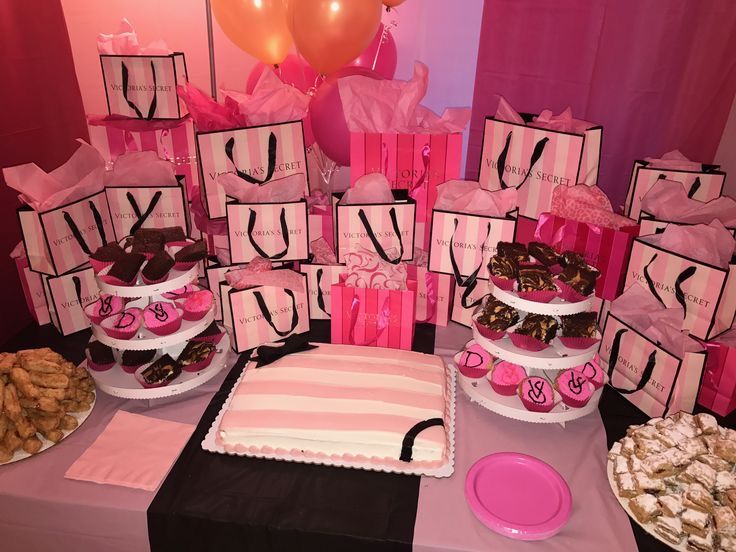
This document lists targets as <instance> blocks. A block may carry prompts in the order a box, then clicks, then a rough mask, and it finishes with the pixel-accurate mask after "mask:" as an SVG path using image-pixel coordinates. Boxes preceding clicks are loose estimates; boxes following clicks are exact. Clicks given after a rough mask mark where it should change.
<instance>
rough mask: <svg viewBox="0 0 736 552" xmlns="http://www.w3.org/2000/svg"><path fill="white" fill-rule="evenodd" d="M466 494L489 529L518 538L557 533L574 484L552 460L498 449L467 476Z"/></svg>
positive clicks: (564, 520) (569, 505)
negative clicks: (549, 462)
mask: <svg viewBox="0 0 736 552" xmlns="http://www.w3.org/2000/svg"><path fill="white" fill-rule="evenodd" d="M465 499H466V500H467V501H468V505H469V506H470V509H471V510H472V511H473V513H474V514H475V516H476V517H477V518H478V519H479V520H480V521H481V522H482V523H483V524H484V525H485V526H486V527H488V528H489V529H491V530H492V531H495V532H496V533H500V534H501V535H503V536H505V537H509V538H511V539H518V540H543V539H547V538H549V537H551V536H553V535H555V534H557V533H558V532H559V531H560V529H562V528H563V527H564V526H565V524H566V523H567V520H568V519H570V511H571V509H572V495H571V494H570V488H569V487H568V486H567V483H566V482H565V480H564V479H563V478H562V476H561V475H560V474H559V473H557V471H556V470H555V469H554V468H552V467H551V466H550V465H549V464H546V463H544V462H542V461H541V460H539V459H538V458H534V457H533V456H528V455H526V454H519V453H516V452H499V453H497V454H490V455H488V456H486V457H484V458H481V459H480V460H478V461H477V462H476V463H475V464H473V467H472V468H470V471H469V472H468V475H467V477H466V478H465Z"/></svg>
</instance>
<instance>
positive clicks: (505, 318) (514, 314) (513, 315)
mask: <svg viewBox="0 0 736 552" xmlns="http://www.w3.org/2000/svg"><path fill="white" fill-rule="evenodd" d="M518 321H519V312H518V311H517V310H516V309H515V308H514V307H510V306H509V305H507V304H506V303H502V302H501V301H499V300H498V299H494V298H492V297H489V298H488V299H487V300H486V302H485V304H484V305H483V311H482V312H481V314H480V315H479V316H478V323H479V324H481V325H483V326H485V327H486V328H488V329H490V330H494V331H503V330H505V329H506V328H508V327H510V326H513V325H514V324H516V323H517V322H518Z"/></svg>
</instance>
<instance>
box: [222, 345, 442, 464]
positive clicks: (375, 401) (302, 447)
mask: <svg viewBox="0 0 736 552" xmlns="http://www.w3.org/2000/svg"><path fill="white" fill-rule="evenodd" d="M449 394H450V390H449V387H448V383H447V374H446V372H445V365H444V363H443V362H442V360H441V359H440V358H439V357H436V356H434V355H426V354H422V353H415V352H410V351H398V350H394V349H381V348H374V347H370V348H369V347H357V346H352V345H330V344H319V346H318V347H317V348H315V349H312V350H310V351H303V352H298V353H292V354H290V355H287V356H284V357H282V358H280V359H278V360H276V361H275V362H273V363H271V364H268V365H266V366H262V367H260V368H258V367H256V362H250V363H249V364H248V365H247V366H246V371H245V373H244V374H243V377H242V379H241V380H240V382H239V383H238V385H237V387H236V388H235V389H234V390H233V393H232V395H231V401H230V403H229V405H228V406H227V410H226V411H225V413H224V414H223V417H222V420H221V422H220V426H219V429H218V431H217V441H218V442H219V443H220V444H221V445H222V446H223V448H224V449H225V450H226V451H228V452H236V453H241V454H243V453H244V454H252V455H256V456H257V455H259V454H277V455H284V456H287V457H290V458H292V459H303V460H305V461H310V460H314V461H319V460H346V461H358V462H364V463H373V464H383V465H386V464H388V465H393V466H398V467H400V466H406V467H422V468H433V467H438V466H442V465H444V464H445V463H446V462H447V460H448V455H449V450H450V445H449V436H448V433H449V432H448V423H449V419H450V418H449V409H450V405H451V397H449Z"/></svg>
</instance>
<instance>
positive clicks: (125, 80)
mask: <svg viewBox="0 0 736 552" xmlns="http://www.w3.org/2000/svg"><path fill="white" fill-rule="evenodd" d="M120 65H122V73H123V98H125V101H126V103H127V104H128V106H129V107H130V109H132V110H133V111H135V114H136V115H137V116H138V118H139V119H143V118H144V117H143V113H141V110H140V109H138V106H137V105H135V102H133V100H131V99H130V98H128V67H127V66H126V65H125V62H123V61H121V62H120ZM151 73H152V74H153V98H152V99H151V105H149V106H148V115H146V117H145V119H146V120H147V121H150V120H151V119H153V115H154V113H156V106H157V104H158V99H157V98H156V95H157V94H158V90H157V86H156V67H155V66H154V65H153V60H151Z"/></svg>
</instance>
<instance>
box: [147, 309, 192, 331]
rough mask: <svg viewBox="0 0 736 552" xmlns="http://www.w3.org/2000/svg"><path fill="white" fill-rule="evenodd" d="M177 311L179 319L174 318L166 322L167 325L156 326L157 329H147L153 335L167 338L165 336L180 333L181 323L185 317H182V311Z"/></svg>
mask: <svg viewBox="0 0 736 552" xmlns="http://www.w3.org/2000/svg"><path fill="white" fill-rule="evenodd" d="M177 310H178V311H179V316H178V317H177V318H173V319H172V320H170V321H168V322H166V324H161V325H160V326H156V327H148V326H146V329H147V330H148V331H149V332H151V333H152V334H155V335H158V336H165V335H170V334H172V333H174V332H178V331H179V328H181V323H182V321H183V320H184V317H183V316H182V311H181V310H180V309H177Z"/></svg>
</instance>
